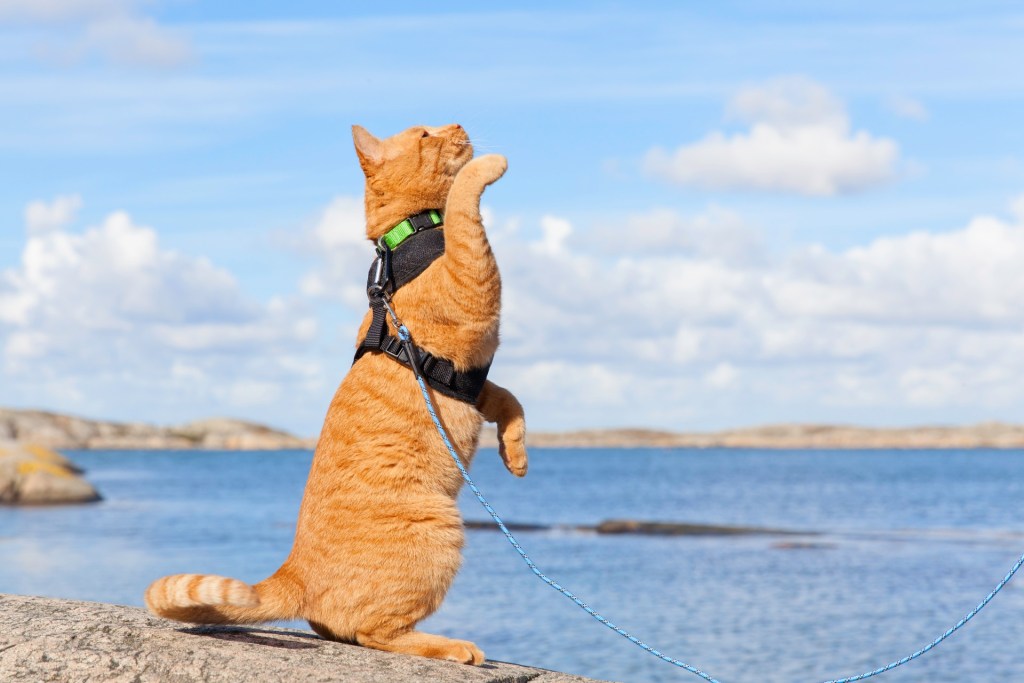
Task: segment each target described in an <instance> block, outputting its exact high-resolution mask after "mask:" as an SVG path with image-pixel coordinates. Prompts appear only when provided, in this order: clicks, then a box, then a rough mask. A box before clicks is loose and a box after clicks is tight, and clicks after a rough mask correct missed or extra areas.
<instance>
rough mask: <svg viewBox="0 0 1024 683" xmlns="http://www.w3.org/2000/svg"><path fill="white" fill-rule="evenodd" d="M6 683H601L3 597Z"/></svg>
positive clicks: (0, 649)
mask: <svg viewBox="0 0 1024 683" xmlns="http://www.w3.org/2000/svg"><path fill="white" fill-rule="evenodd" d="M0 680H3V681H4V683H38V682H39V681H68V682H71V681H90V682H91V683H168V682H170V681H174V682H175V683H238V681H246V683H280V682H281V681H310V682H311V683H313V682H316V683H342V682H353V681H359V683H414V682H415V683H419V682H420V681H432V682H435V683H525V682H526V681H531V683H588V682H589V683H598V682H595V681H593V680H592V679H589V678H581V677H579V676H572V675H569V674H562V673H557V672H555V671H546V670H544V669H534V668H531V667H527V666H519V665H517V664H506V663H504V662H495V661H488V662H487V663H486V664H485V665H484V666H466V665H465V664H455V663H453V662H442V661H438V660H436V659H425V658H423V657H411V656H409V655H399V654H392V653H389V652H379V651H377V650H369V649H366V648H362V647H358V646H355V645H344V644H342V643H332V642H328V641H326V640H321V639H320V638H319V637H317V636H315V635H313V634H312V633H307V632H303V631H294V630H291V629H280V628H260V627H257V628H247V627H244V626H220V627H217V626H214V627H190V626H188V625H186V624H179V623H176V622H170V621H164V620H163V619H158V618H156V617H153V616H151V615H149V614H148V613H147V612H145V611H144V610H141V609H138V608H134V607H120V606H117V605H105V604H101V603H94V602H72V601H70V600H52V599H48V598H34V597H22V596H17V595H2V594H0Z"/></svg>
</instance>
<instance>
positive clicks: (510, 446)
mask: <svg viewBox="0 0 1024 683" xmlns="http://www.w3.org/2000/svg"><path fill="white" fill-rule="evenodd" d="M476 407H477V410H479V411H480V414H481V415H483V416H484V419H485V420H487V421H488V422H494V423H496V424H497V425H498V453H500V454H501V460H502V462H504V463H505V468H506V469H507V470H508V471H509V472H511V473H512V474H514V475H515V476H517V477H523V476H526V467H527V462H526V415H525V413H524V412H523V406H522V404H520V403H519V400H518V399H517V398H516V397H515V396H514V395H513V394H512V392H511V391H509V390H508V389H505V388H503V387H500V386H498V385H497V384H495V383H494V382H492V381H490V380H487V382H485V383H484V389H483V391H481V392H480V398H479V399H478V400H477V404H476Z"/></svg>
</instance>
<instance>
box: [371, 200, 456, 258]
mask: <svg viewBox="0 0 1024 683" xmlns="http://www.w3.org/2000/svg"><path fill="white" fill-rule="evenodd" d="M443 224H444V215H443V214H442V213H441V210H440V209H430V210H428V211H424V212H422V213H418V214H416V215H415V216H409V217H408V218H406V219H405V220H404V221H402V222H401V223H399V224H398V225H396V226H395V227H393V228H391V229H390V230H388V231H387V232H386V233H384V234H383V235H381V236H380V238H379V239H378V240H377V246H378V247H379V248H381V249H383V248H385V246H386V247H387V248H388V249H392V250H393V249H395V248H396V247H398V245H399V244H401V243H402V242H404V241H405V240H406V239H407V238H409V237H410V236H411V235H415V234H416V233H417V232H419V231H420V230H427V229H429V228H436V227H437V226H439V225H443Z"/></svg>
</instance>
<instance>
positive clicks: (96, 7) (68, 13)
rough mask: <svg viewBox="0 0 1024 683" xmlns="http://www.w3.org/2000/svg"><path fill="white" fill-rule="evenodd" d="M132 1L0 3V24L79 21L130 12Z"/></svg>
mask: <svg viewBox="0 0 1024 683" xmlns="http://www.w3.org/2000/svg"><path fill="white" fill-rule="evenodd" d="M136 4H138V3H137V2H135V0H0V21H31V22H41V23H55V22H64V21H81V20H85V19H91V18H93V17H97V16H110V15H112V14H121V13H125V12H128V11H130V10H131V9H133V7H134V6H135V5H136Z"/></svg>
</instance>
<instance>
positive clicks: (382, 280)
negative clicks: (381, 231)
mask: <svg viewBox="0 0 1024 683" xmlns="http://www.w3.org/2000/svg"><path fill="white" fill-rule="evenodd" d="M381 239H383V238H381ZM390 281H391V249H389V248H388V245H386V244H382V243H381V241H380V240H378V241H377V258H376V260H374V262H373V274H372V275H370V279H369V282H367V284H366V296H367V298H369V299H370V302H371V304H372V303H373V302H374V301H380V300H383V299H385V298H386V297H387V293H388V282H390Z"/></svg>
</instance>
